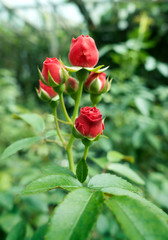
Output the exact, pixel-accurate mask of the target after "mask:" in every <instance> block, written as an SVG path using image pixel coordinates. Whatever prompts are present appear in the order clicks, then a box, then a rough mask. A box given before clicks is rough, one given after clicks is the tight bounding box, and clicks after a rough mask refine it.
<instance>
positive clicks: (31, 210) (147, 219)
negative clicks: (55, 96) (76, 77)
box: [0, 1, 168, 240]
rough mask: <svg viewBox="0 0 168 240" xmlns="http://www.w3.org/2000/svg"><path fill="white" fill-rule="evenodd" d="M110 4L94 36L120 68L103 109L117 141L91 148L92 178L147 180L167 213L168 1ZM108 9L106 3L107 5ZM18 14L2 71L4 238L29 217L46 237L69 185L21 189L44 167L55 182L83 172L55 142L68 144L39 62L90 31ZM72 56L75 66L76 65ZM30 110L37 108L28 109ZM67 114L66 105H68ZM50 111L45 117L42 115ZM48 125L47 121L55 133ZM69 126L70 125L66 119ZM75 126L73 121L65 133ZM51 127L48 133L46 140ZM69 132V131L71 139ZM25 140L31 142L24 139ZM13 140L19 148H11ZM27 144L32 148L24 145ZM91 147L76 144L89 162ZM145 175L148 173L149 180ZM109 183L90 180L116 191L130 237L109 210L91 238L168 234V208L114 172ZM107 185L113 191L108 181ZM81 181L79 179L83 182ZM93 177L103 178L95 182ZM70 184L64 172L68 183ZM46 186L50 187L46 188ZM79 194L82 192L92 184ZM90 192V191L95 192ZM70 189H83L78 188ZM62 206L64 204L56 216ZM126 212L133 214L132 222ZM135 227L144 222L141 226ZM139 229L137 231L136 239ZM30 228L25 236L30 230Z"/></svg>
mask: <svg viewBox="0 0 168 240" xmlns="http://www.w3.org/2000/svg"><path fill="white" fill-rule="evenodd" d="M96 4H97V5H95V4H93V7H94V8H95V9H94V11H90V14H91V13H92V12H95V11H96V6H100V5H99V3H96ZM107 4H108V3H107ZM110 4H111V5H108V8H107V10H104V14H103V16H102V17H101V19H99V20H100V21H99V23H98V24H96V25H95V26H94V27H95V28H93V29H94V31H91V32H90V34H91V35H93V36H94V38H95V41H96V43H97V44H98V47H99V53H100V62H99V63H100V64H101V62H102V63H103V64H105V65H106V66H107V65H110V69H108V70H107V75H109V76H112V77H113V82H112V88H111V90H110V92H109V93H107V94H106V95H102V97H103V101H102V103H100V104H99V105H98V107H99V108H100V109H101V111H102V113H103V116H106V119H105V130H104V134H105V135H106V136H108V139H105V138H100V140H99V142H97V143H96V144H94V145H93V146H92V147H91V152H90V153H89V156H88V158H87V162H88V166H89V177H90V176H93V175H95V174H100V173H102V171H103V172H111V171H112V172H113V173H116V174H117V175H120V176H122V177H125V178H127V179H128V180H131V181H132V182H135V183H137V184H138V183H143V181H142V179H143V180H144V181H145V183H146V185H145V186H143V190H144V195H145V196H146V197H147V198H148V199H150V200H151V201H153V202H154V203H156V204H157V205H158V206H160V207H162V208H163V209H164V211H165V212H167V211H168V204H167V202H168V190H167V189H168V183H167V179H166V176H167V175H168V169H167V156H168V87H167V76H168V74H167V69H168V67H167V65H168V60H167V51H166V50H165V49H166V46H167V45H166V44H167V36H168V34H167V11H168V10H167V9H168V7H167V3H166V2H159V3H158V2H148V3H146V2H143V1H139V2H129V3H127V2H118V3H117V5H116V3H115V2H114V3H112V2H111V3H110ZM109 6H111V8H110V7H109ZM103 7H104V9H105V4H104V5H103ZM39 9H40V8H39ZM1 10H2V13H3V11H6V12H7V10H6V8H2V9H1ZM40 12H43V11H40ZM8 13H9V19H10V23H9V22H7V21H6V20H5V19H7V18H5V17H4V18H3V21H1V24H0V30H1V31H0V32H1V45H0V53H1V54H0V55H1V58H2V59H3V61H2V64H1V67H4V69H0V89H2V91H1V94H0V121H1V124H0V133H1V134H0V142H1V144H0V153H3V155H1V156H0V160H1V158H2V157H3V156H4V154H7V155H6V156H5V157H3V160H2V161H1V166H0V190H1V192H0V215H1V216H0V239H2V240H4V239H6V237H7V235H8V236H10V235H11V234H13V233H14V232H15V231H16V232H17V226H19V223H20V221H21V220H24V222H25V224H26V230H27V231H26V235H25V239H26V240H30V239H32V240H34V239H38V240H40V239H43V236H44V235H45V233H46V224H47V222H48V212H49V213H52V211H53V209H54V208H55V207H56V206H57V204H59V203H60V202H61V201H62V200H63V197H64V196H65V191H64V190H62V189H57V185H56V184H55V185H54V187H55V188H56V189H53V190H52V191H50V192H47V193H45V194H42V193H41V194H39V195H37V196H35V195H33V196H24V197H20V196H19V195H18V194H19V193H20V192H21V190H22V189H23V188H24V186H25V185H27V184H29V183H30V182H31V181H32V179H37V178H39V176H40V174H41V172H40V169H42V173H43V176H42V178H45V177H46V179H50V175H51V179H52V178H54V179H55V177H53V175H54V176H55V175H61V176H62V175H66V179H67V178H68V179H69V178H70V176H71V177H72V178H74V174H73V173H72V172H70V171H69V170H68V169H67V168H63V166H67V158H66V156H65V154H64V153H63V152H62V150H60V148H59V146H58V145H56V144H55V143H58V144H59V141H58V136H57V134H56V132H55V130H53V129H54V127H53V118H52V117H51V115H48V114H46V113H48V112H49V109H48V107H47V105H46V104H44V103H40V104H39V101H38V99H37V98H36V97H35V93H34V87H35V85H36V86H37V79H38V74H37V71H36V66H37V65H39V67H40V68H41V63H42V61H43V60H44V59H45V57H46V56H55V55H56V53H57V54H58V55H60V54H61V55H62V56H63V55H65V54H66V55H67V53H68V50H69V45H68V44H67V42H70V40H71V38H72V34H71V33H72V32H73V33H75V35H76V36H77V35H78V33H81V30H82V32H85V33H86V32H88V29H86V28H85V26H83V25H82V24H81V25H80V29H79V28H78V27H75V28H73V29H72V28H70V29H68V24H65V25H64V23H63V21H62V20H61V27H60V26H59V21H57V24H56V25H57V26H56V29H55V30H54V25H53V26H51V22H52V21H51V17H52V15H50V14H48V13H47V14H46V13H45V12H44V14H43V16H41V17H42V19H43V20H42V22H43V23H42V25H41V26H43V27H41V28H39V29H38V30H37V29H34V28H32V27H31V25H28V24H27V23H24V21H22V20H21V19H19V18H18V17H16V15H15V13H14V12H13V13H12V11H11V12H10V11H9V12H8ZM54 15H55V11H54ZM2 16H3V14H2ZM97 16H98V15H97ZM91 17H92V14H91ZM54 22H55V21H53V23H54ZM95 22H96V21H95ZM48 26H51V27H52V28H53V30H54V31H53V32H52V31H51V30H50V29H49V28H48ZM124 26H125V27H124ZM64 27H65V28H66V29H64ZM90 30H91V28H90ZM55 33H56V34H55ZM69 33H70V34H69ZM53 36H54V37H53ZM55 37H57V39H55ZM63 60H64V59H63ZM66 61H67V60H65V63H66V64H68V63H67V62H66ZM83 95H84V98H83V102H82V104H81V105H82V106H84V105H88V106H89V104H90V101H89V98H88V96H87V95H86V94H85V92H84V94H83ZM65 101H66V105H67V106H68V111H69V113H71V112H72V106H73V104H74V102H73V100H72V99H70V98H69V97H65ZM28 108H29V110H30V111H31V112H29V111H28V110H27V109H28ZM58 111H60V109H59V107H58ZM32 112H33V114H32ZM45 112H46V113H45ZM36 113H37V114H38V117H37V118H36V117H35V118H33V117H30V115H31V116H35V115H36ZM13 114H14V116H24V117H23V118H20V119H21V120H24V118H25V116H26V115H27V116H28V118H26V120H25V121H21V120H18V121H16V119H13V118H12V115H13ZM40 115H41V116H42V118H41V120H39V118H40ZM62 117H63V116H61V118H62ZM42 119H43V120H42ZM43 121H44V122H45V125H46V127H45V129H44V124H43V123H42V122H43ZM25 122H26V123H28V124H25ZM60 125H61V126H63V125H62V123H61V122H60ZM30 126H31V127H30ZM67 128H68V127H67V126H65V125H64V130H66V129H67ZM42 132H43V137H39V136H38V135H37V136H36V134H38V133H42ZM65 132H66V131H64V132H63V134H64V135H65ZM32 136H34V137H33V138H34V139H36V138H37V139H38V138H39V139H40V140H38V141H37V142H36V141H35V142H34V143H31V140H30V144H29V141H28V142H24V141H25V140H26V139H29V138H32ZM44 136H45V137H44ZM66 137H67V136H66V135H65V138H66ZM18 139H21V141H19V142H18V143H17V141H18ZM46 139H47V140H49V141H50V143H49V142H47V141H46ZM41 140H42V141H41ZM12 142H14V144H16V145H14V146H12V145H13V144H12V145H10V144H11V143H12ZM39 143H40V144H39ZM25 148H26V151H20V150H24V149H25ZM5 149H6V150H5ZM77 149H79V150H77ZM4 150H5V151H4ZM82 150H83V146H82V145H80V143H79V141H76V145H75V148H74V152H75V158H76V159H80V158H81V152H82ZM5 152H6V153H5ZM93 152H94V153H93ZM107 152H108V154H107V156H106V153H107ZM14 153H15V155H13V154H14ZM125 161H127V162H125ZM116 164H121V165H116ZM48 165H49V166H48ZM60 165H61V166H60ZM132 171H133V172H132ZM137 174H138V175H137ZM139 176H141V177H142V179H141V178H140V179H139ZM137 177H138V178H137ZM72 178H70V179H71V180H72ZM99 178H100V180H99ZM108 179H109V180H108V181H110V184H107V181H106V180H105V178H104V177H102V176H99V177H98V176H96V177H95V179H94V178H92V179H91V180H90V181H89V188H91V189H92V191H97V190H98V189H100V190H101V191H103V192H104V198H106V199H107V198H109V197H111V198H110V199H109V200H107V202H108V206H109V208H110V209H112V212H113V214H114V216H115V218H116V219H117V221H118V222H119V225H121V227H122V229H123V230H124V233H123V232H122V229H120V226H119V225H118V224H117V222H116V221H115V219H114V218H113V217H112V215H109V210H108V209H106V208H105V209H104V208H103V211H102V213H101V215H100V218H99V219H98V223H97V228H96V230H94V232H93V235H90V237H89V238H88V239H94V240H101V239H102V240H109V239H116V240H121V239H125V235H124V234H126V236H127V237H128V239H142V237H143V239H146V238H147V237H148V236H149V235H148V234H147V230H149V233H150V237H149V238H152V239H161V237H162V239H163V238H164V239H166V238H167V235H168V234H167V235H165V233H166V227H167V225H165V221H167V218H166V217H163V212H161V211H160V210H158V208H156V207H153V206H154V205H152V204H151V203H150V202H148V201H146V200H145V199H144V198H142V197H138V195H136V197H135V194H134V193H135V192H137V193H138V194H139V192H141V191H139V189H138V188H137V187H134V186H133V185H132V184H130V183H129V182H127V181H124V179H121V178H119V177H117V176H115V175H109V174H108ZM35 181H36V180H35ZM100 181H102V184H103V185H104V186H103V187H102V185H100V184H99V183H100ZM53 182H54V181H53V179H52V181H51V182H50V183H51V185H50V183H48V185H47V183H46V185H47V186H48V188H47V186H46V185H45V184H44V185H45V186H46V189H47V190H48V189H50V187H51V188H52V186H53V185H52V184H54V183H53ZM72 182H73V183H74V182H78V181H77V179H75V178H74V179H73V180H72ZM90 182H91V183H93V185H92V186H90ZM62 183H63V182H62V178H61V180H60V184H62ZM64 183H65V182H64ZM78 184H80V183H79V182H78ZM81 186H82V185H81ZM94 186H95V188H94ZM37 187H39V188H40V186H39V185H37ZM68 190H69V189H68ZM33 191H35V190H33ZM37 191H41V190H37ZM75 191H76V192H77V191H81V192H82V191H83V188H79V189H77V190H75ZM75 191H74V192H75ZM87 191H88V195H89V193H90V190H86V192H87ZM69 194H73V191H72V192H71V193H69ZM69 194H68V195H67V197H68V196H69ZM74 194H75V193H74ZM140 194H141V193H140ZM113 195H115V196H113ZM65 199H66V198H65ZM64 201H65V200H63V202H62V203H64ZM74 201H75V200H74ZM76 201H77V200H76ZM71 202H73V201H71ZM62 203H60V205H58V207H59V206H61V204H62ZM81 204H82V200H81ZM92 205H93V203H92ZM95 207H96V206H95ZM135 207H137V208H136V209H135ZM56 209H57V207H56V208H55V210H54V211H55V212H56V211H57V210H56ZM68 210H69V208H68ZM74 210H75V208H74ZM90 213H91V212H89V213H88V215H89V214H90ZM125 213H130V216H131V219H130V218H128V216H127V215H126V214H125ZM135 213H137V214H135ZM143 213H145V214H143ZM97 215H98V214H97ZM120 215H122V217H121V216H120ZM72 216H73V212H72ZM59 217H61V216H59ZM96 218H97V216H96ZM51 219H52V217H51ZM124 220H125V221H124ZM51 221H52V220H51ZM95 221H96V219H94V222H95ZM135 223H138V224H137V225H136V227H135V228H133V226H134V224H135ZM17 224H18V225H17ZM84 224H85V223H84ZM125 224H126V225H125ZM15 226H16V228H15ZM41 226H42V227H41ZM43 226H44V227H43ZM78 226H79V225H78ZM124 226H127V228H126V227H125V228H124ZM137 226H138V227H140V228H137ZM165 226H166V227H165ZM81 227H82V224H81ZM147 227H148V229H147ZM12 228H13V229H15V231H13V230H12ZM53 228H54V227H53ZM152 228H153V229H152ZM36 229H38V230H36ZM79 229H80V228H79ZM156 229H157V232H156ZM80 230H81V229H80ZM82 230H83V229H82ZM82 230H81V231H82ZM18 231H19V230H18ZM55 231H58V229H55ZM77 231H78V230H76V232H77ZM88 231H89V230H88ZM135 231H136V234H135V235H136V236H135V235H133V234H134V233H135ZM12 232H13V233H12ZM21 232H22V231H20V233H18V234H22V233H21ZM34 232H35V233H34ZM139 233H140V234H139ZM155 233H156V234H155ZM158 233H159V234H160V235H159V236H158V235H157V234H158ZM154 234H155V235H154ZM18 236H19V235H18ZM20 239H22V237H20ZM79 239H80V238H79ZM147 239H148V238H147Z"/></svg>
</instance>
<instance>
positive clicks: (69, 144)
mask: <svg viewBox="0 0 168 240" xmlns="http://www.w3.org/2000/svg"><path fill="white" fill-rule="evenodd" d="M74 138H75V137H74V136H73V134H71V137H70V139H69V142H68V145H67V154H68V161H69V169H70V170H71V171H72V172H73V173H75V166H74V161H73V155H72V145H73V141H74Z"/></svg>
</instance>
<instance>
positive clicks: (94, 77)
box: [85, 72, 107, 94]
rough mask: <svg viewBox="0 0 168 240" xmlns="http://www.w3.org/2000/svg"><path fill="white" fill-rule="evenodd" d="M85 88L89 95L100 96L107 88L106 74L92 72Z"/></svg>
mask: <svg viewBox="0 0 168 240" xmlns="http://www.w3.org/2000/svg"><path fill="white" fill-rule="evenodd" d="M85 88H86V90H87V91H88V92H89V93H92V94H99V93H101V92H102V91H103V90H105V89H104V88H107V81H106V74H105V73H104V72H102V73H94V72H91V73H90V75H89V77H88V78H87V80H86V82H85Z"/></svg>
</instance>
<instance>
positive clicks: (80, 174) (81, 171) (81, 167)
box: [76, 158, 88, 183]
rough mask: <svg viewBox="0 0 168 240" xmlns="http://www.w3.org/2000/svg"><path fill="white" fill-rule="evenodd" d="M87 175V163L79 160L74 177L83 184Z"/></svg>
mask: <svg viewBox="0 0 168 240" xmlns="http://www.w3.org/2000/svg"><path fill="white" fill-rule="evenodd" d="M87 175H88V166H87V162H86V160H85V159H84V158H82V159H80V160H79V162H78V164H77V167H76V177H77V179H78V180H79V181H80V182H81V183H83V182H84V181H85V180H86V178H87Z"/></svg>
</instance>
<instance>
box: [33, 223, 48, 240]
mask: <svg viewBox="0 0 168 240" xmlns="http://www.w3.org/2000/svg"><path fill="white" fill-rule="evenodd" d="M46 229H47V225H46V224H45V225H43V226H41V227H39V228H38V229H37V230H36V231H35V233H34V235H33V237H32V239H31V240H44V235H45V233H46Z"/></svg>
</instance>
